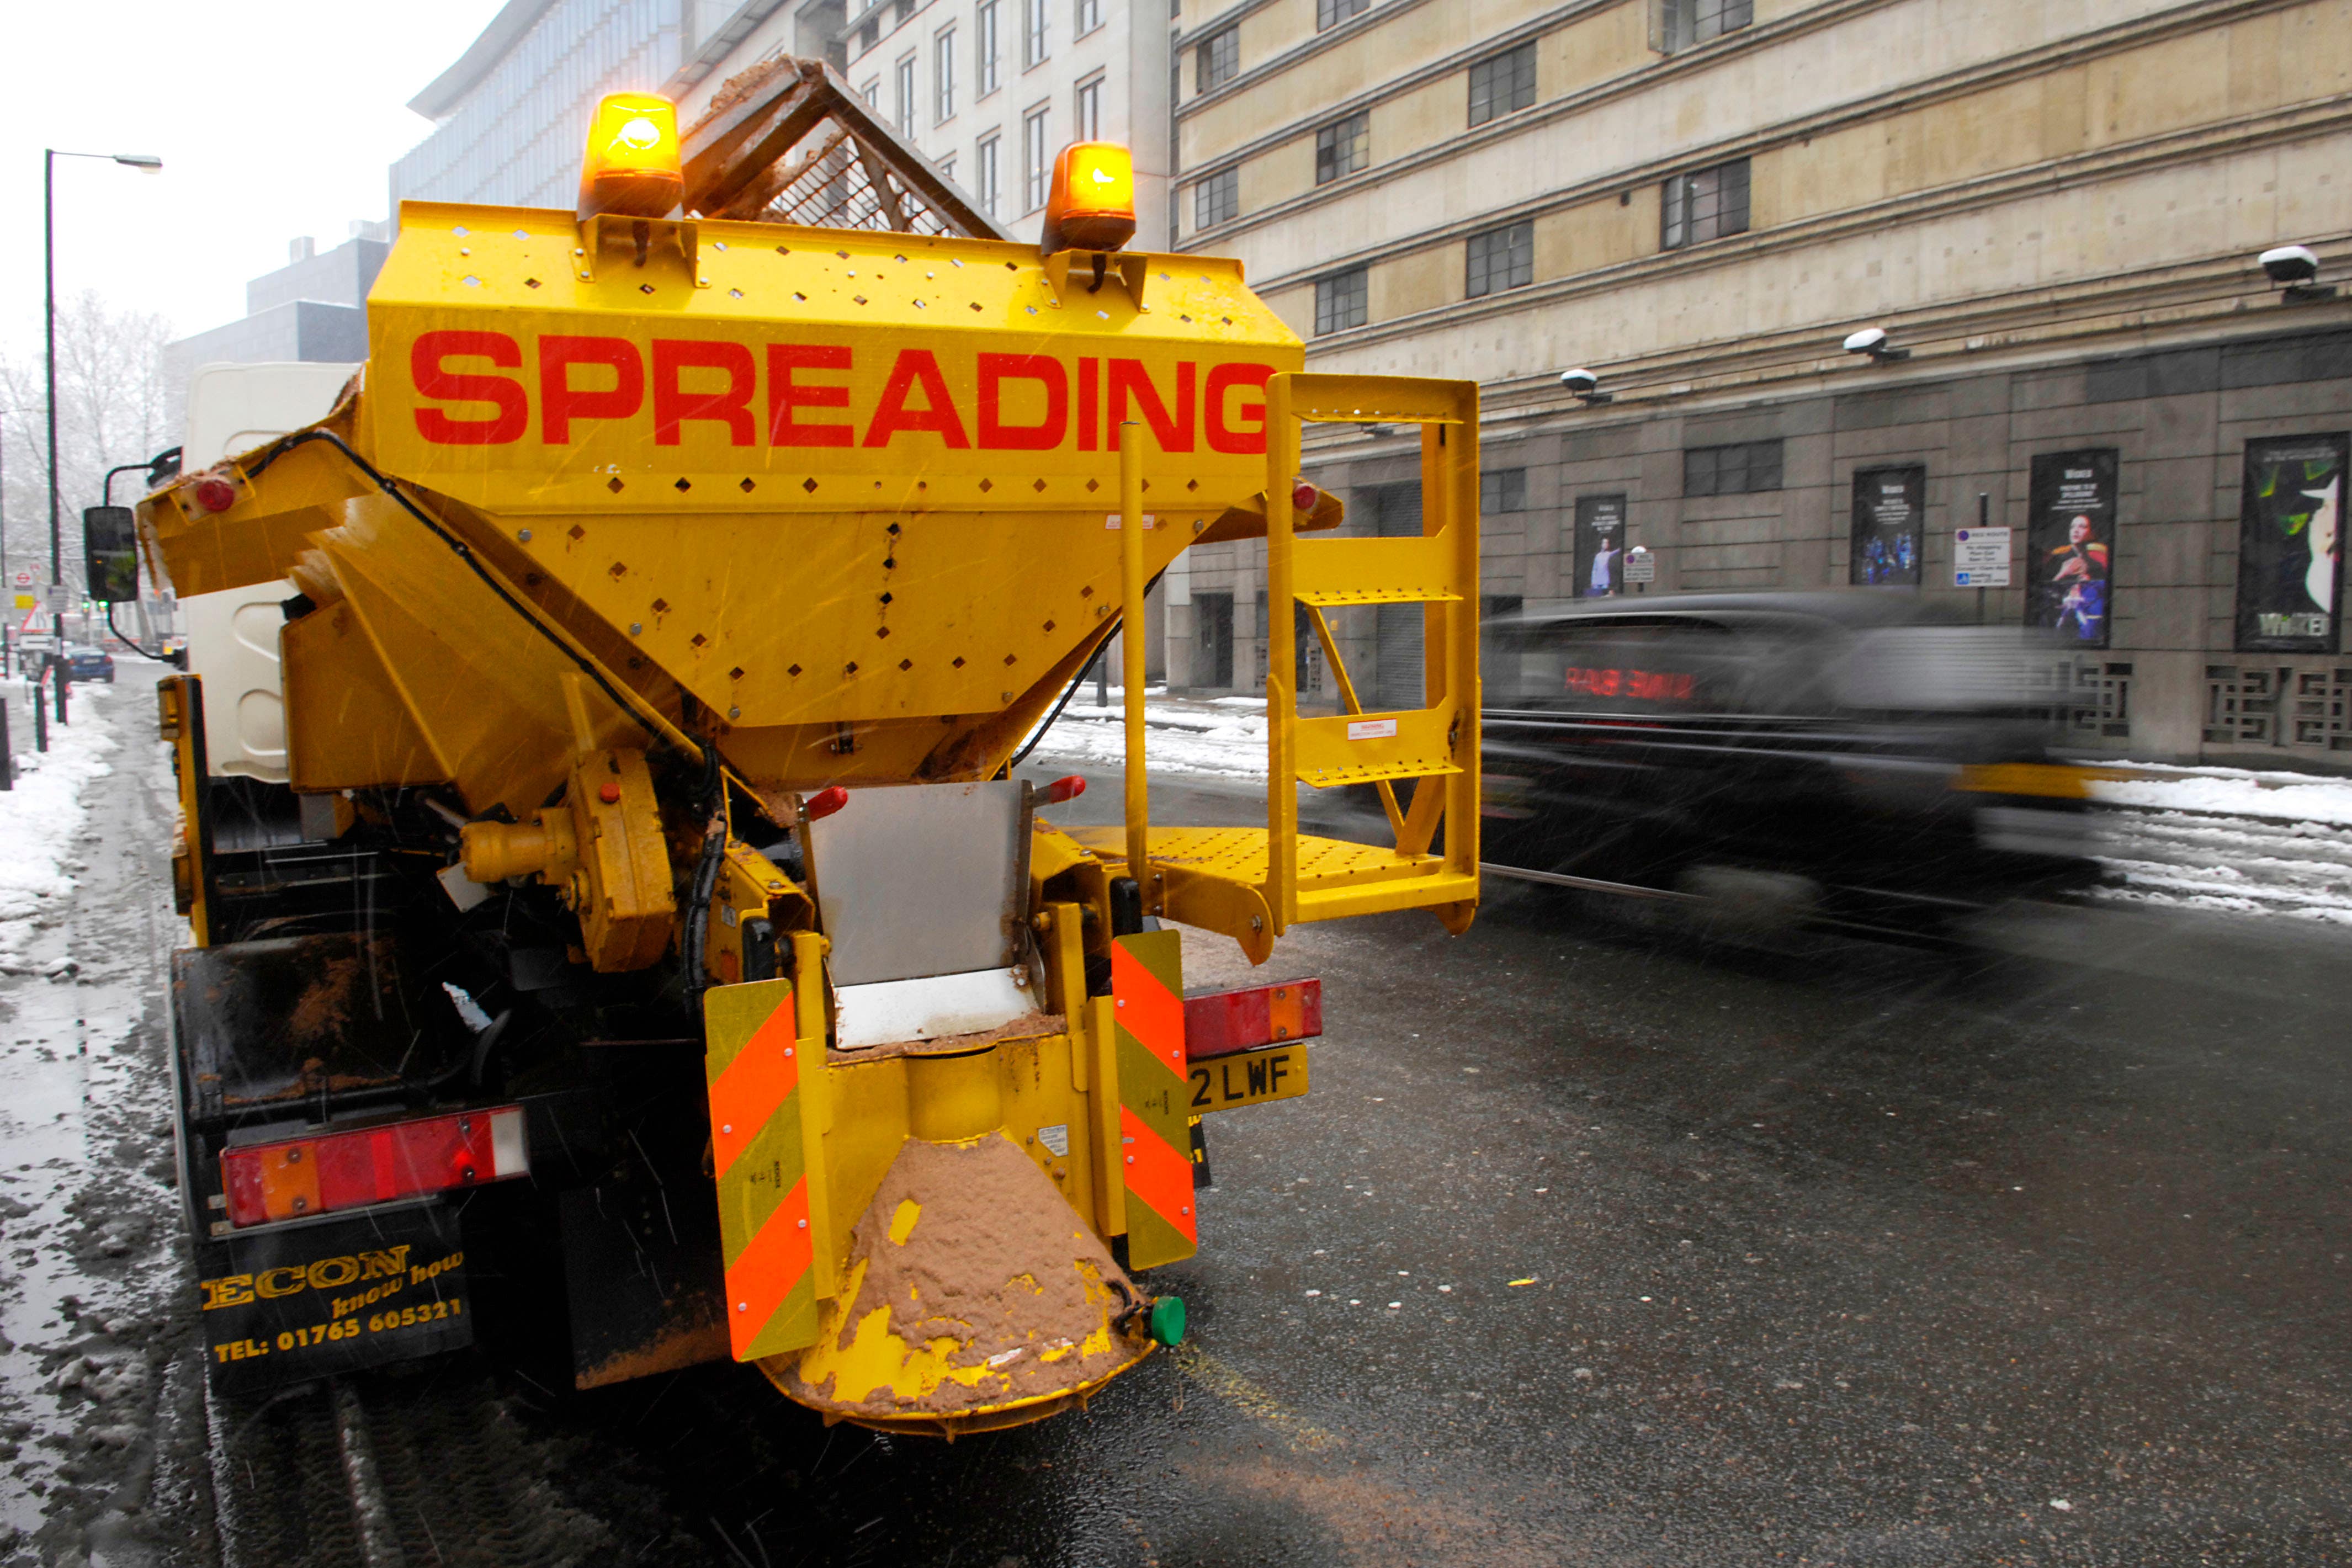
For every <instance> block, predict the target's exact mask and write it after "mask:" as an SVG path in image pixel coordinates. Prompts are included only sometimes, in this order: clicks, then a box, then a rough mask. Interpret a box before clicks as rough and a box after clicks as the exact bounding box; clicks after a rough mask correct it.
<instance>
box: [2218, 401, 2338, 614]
mask: <svg viewBox="0 0 2352 1568" xmlns="http://www.w3.org/2000/svg"><path fill="white" fill-rule="evenodd" d="M2345 456H2346V452H2345V437H2344V436H2343V435H2342V434H2335V435H2291V436H2284V437H2275V438H2272V439H2268V440H2260V441H2249V442H2247V443H2246V486H2245V491H2244V495H2243V497H2242V500H2241V501H2240V504H2239V512H2238V647H2239V649H2240V651H2242V652H2245V653H2256V652H2260V653H2334V652H2336V603H2337V601H2339V599H2340V598H2341V596H2342V594H2343V591H2344V549H2343V538H2344V467H2345Z"/></svg>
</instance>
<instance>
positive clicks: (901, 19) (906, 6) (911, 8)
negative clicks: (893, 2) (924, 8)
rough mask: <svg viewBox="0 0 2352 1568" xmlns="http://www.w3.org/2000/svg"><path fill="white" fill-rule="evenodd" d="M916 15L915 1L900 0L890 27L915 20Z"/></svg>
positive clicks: (891, 18)
mask: <svg viewBox="0 0 2352 1568" xmlns="http://www.w3.org/2000/svg"><path fill="white" fill-rule="evenodd" d="M914 15H915V0H898V10H897V11H896V12H894V13H893V14H892V16H891V17H890V25H891V26H894V27H896V26H900V25H902V24H904V23H906V22H908V21H911V20H913V19H914Z"/></svg>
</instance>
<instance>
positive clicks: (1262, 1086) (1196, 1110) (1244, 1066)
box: [1191, 1041, 1307, 1116]
mask: <svg viewBox="0 0 2352 1568" xmlns="http://www.w3.org/2000/svg"><path fill="white" fill-rule="evenodd" d="M1306 1092H1307V1047H1306V1046H1305V1045H1304V1044H1303V1043H1299V1042H1296V1041H1294V1042H1293V1043H1291V1044H1289V1045H1277V1046H1271V1047H1268V1048H1267V1049H1265V1050H1264V1051H1235V1052H1234V1054H1233V1055H1231V1056H1219V1057H1214V1058H1212V1059H1211V1060H1210V1061H1196V1062H1194V1063H1192V1106H1191V1111H1192V1114H1193V1115H1195V1116H1202V1115H1206V1114H1207V1113H1210V1112H1212V1111H1238V1110H1240V1109H1241V1108H1242V1107H1243V1106H1244V1105H1263V1104H1265V1103H1267V1102H1269V1101H1273V1100H1295V1099H1297V1097H1298V1096H1299V1095H1301V1094H1304V1093H1306Z"/></svg>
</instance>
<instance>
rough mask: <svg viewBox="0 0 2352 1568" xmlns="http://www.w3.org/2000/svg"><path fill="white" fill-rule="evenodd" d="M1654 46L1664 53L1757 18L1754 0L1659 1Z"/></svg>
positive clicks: (1725, 31) (1684, 47) (1735, 27)
mask: <svg viewBox="0 0 2352 1568" xmlns="http://www.w3.org/2000/svg"><path fill="white" fill-rule="evenodd" d="M1657 17H1658V33H1657V38H1656V43H1655V47H1657V49H1658V50H1659V52H1661V53H1663V54H1669V55H1671V54H1673V53H1674V52H1675V50H1676V49H1686V48H1689V47H1691V46H1692V45H1693V44H1704V43H1706V41H1707V40H1708V39H1709V38H1719V37H1723V35H1724V34H1726V33H1729V32H1734V31H1736V30H1738V28H1741V27H1745V26H1748V24H1749V23H1750V22H1753V21H1755V20H1756V0H1658V12H1657Z"/></svg>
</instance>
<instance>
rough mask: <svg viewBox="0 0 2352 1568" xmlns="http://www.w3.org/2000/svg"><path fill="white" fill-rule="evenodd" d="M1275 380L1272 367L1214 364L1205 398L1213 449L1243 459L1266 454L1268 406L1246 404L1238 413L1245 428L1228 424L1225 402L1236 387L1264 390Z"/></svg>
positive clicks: (1211, 447) (1203, 394)
mask: <svg viewBox="0 0 2352 1568" xmlns="http://www.w3.org/2000/svg"><path fill="white" fill-rule="evenodd" d="M1273 379H1274V367H1273V366H1272V365H1212V366H1210V367H1209V381H1208V385H1207V386H1206V387H1205V388H1203V389H1202V399H1203V400H1204V401H1205V402H1207V404H1208V419H1207V421H1206V423H1207V425H1208V437H1209V450H1210V451H1212V452H1223V453H1226V454H1229V455H1234V456H1239V457H1250V456H1256V457H1263V456H1265V402H1262V401H1261V402H1252V403H1244V404H1243V405H1242V406H1241V408H1240V409H1239V410H1238V413H1240V415H1241V417H1242V420H1243V421H1244V425H1243V428H1241V429H1235V428H1234V426H1232V425H1230V424H1227V423H1225V399H1226V396H1227V395H1228V394H1229V393H1231V392H1234V390H1235V389H1236V388H1244V387H1258V388H1264V387H1265V383H1266V382H1269V381H1271V380H1273Z"/></svg>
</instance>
